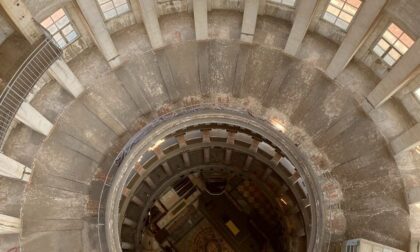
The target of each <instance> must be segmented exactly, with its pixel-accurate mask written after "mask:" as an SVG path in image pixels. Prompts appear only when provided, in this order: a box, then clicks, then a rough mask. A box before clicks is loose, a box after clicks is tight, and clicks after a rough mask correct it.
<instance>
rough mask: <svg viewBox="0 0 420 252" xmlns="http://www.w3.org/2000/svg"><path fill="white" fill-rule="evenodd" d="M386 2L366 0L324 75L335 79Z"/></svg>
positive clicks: (384, 0) (363, 38)
mask: <svg viewBox="0 0 420 252" xmlns="http://www.w3.org/2000/svg"><path fill="white" fill-rule="evenodd" d="M385 3H386V0H367V1H364V3H363V4H362V6H361V9H360V10H359V13H358V14H357V18H355V19H354V21H353V23H352V24H351V26H350V29H349V30H348V32H347V35H346V37H345V38H344V41H343V42H342V43H341V45H340V48H338V50H337V52H336V54H335V55H334V58H333V59H332V60H331V62H330V64H329V65H328V67H327V70H326V74H327V75H328V76H329V77H330V78H332V79H335V78H336V77H337V76H338V75H339V74H340V73H341V71H343V70H344V68H345V67H346V66H347V64H348V63H349V62H350V61H351V59H352V58H353V56H354V55H355V54H356V52H357V50H358V49H359V48H360V46H361V44H362V43H363V41H364V40H365V38H366V36H367V34H368V32H369V30H370V28H371V27H372V25H373V24H374V23H375V20H376V18H377V16H378V15H379V13H380V12H381V10H382V8H383V6H384V5H385Z"/></svg>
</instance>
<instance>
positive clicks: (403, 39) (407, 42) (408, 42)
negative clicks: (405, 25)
mask: <svg viewBox="0 0 420 252" xmlns="http://www.w3.org/2000/svg"><path fill="white" fill-rule="evenodd" d="M400 40H401V42H403V43H404V44H405V45H406V46H407V47H408V48H410V47H411V46H412V45H413V44H414V40H413V39H412V38H410V37H409V36H408V35H407V34H405V33H404V34H403V35H402V36H401V37H400Z"/></svg>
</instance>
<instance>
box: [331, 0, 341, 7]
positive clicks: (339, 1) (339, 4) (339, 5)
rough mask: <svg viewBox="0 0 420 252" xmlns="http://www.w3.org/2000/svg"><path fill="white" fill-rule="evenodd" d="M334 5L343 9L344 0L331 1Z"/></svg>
mask: <svg viewBox="0 0 420 252" xmlns="http://www.w3.org/2000/svg"><path fill="white" fill-rule="evenodd" d="M330 3H331V4H332V5H334V6H337V7H338V8H340V9H341V8H343V5H344V2H343V1H342V0H331V2H330Z"/></svg>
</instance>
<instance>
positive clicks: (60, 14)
mask: <svg viewBox="0 0 420 252" xmlns="http://www.w3.org/2000/svg"><path fill="white" fill-rule="evenodd" d="M64 15H65V13H64V10H63V9H59V10H58V11H56V12H54V14H52V15H51V18H52V19H53V20H54V21H57V20H59V19H60V18H61V17H63V16H64Z"/></svg>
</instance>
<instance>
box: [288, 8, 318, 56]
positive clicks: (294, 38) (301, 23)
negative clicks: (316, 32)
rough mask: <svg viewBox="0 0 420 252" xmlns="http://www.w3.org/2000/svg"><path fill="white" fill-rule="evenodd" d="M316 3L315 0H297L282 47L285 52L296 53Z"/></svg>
mask: <svg viewBox="0 0 420 252" xmlns="http://www.w3.org/2000/svg"><path fill="white" fill-rule="evenodd" d="M316 4H317V0H305V1H298V5H297V8H296V15H295V19H294V21H293V26H292V30H291V31H290V34H289V38H288V39H287V43H286V47H285V49H284V51H285V52H286V53H288V54H290V55H296V53H297V51H298V50H299V47H300V45H301V44H302V41H303V38H304V37H305V35H306V31H307V30H308V27H309V25H310V23H311V20H312V16H313V13H314V10H315V8H316Z"/></svg>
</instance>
